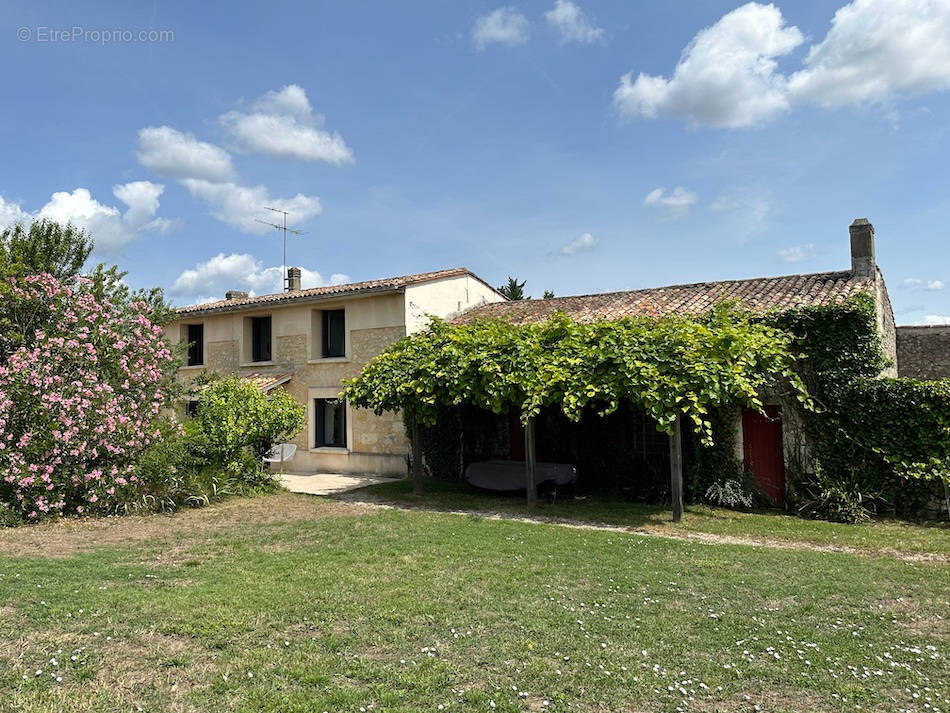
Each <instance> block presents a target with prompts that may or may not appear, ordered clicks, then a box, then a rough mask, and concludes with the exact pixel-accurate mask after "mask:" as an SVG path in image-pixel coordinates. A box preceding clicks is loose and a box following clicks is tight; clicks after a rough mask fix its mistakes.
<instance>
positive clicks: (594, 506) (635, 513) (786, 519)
mask: <svg viewBox="0 0 950 713" xmlns="http://www.w3.org/2000/svg"><path fill="white" fill-rule="evenodd" d="M359 497H365V499H367V500H373V501H377V502H386V503H391V504H394V505H399V506H405V507H423V508H434V509H442V510H468V511H473V512H494V513H502V514H505V515H513V516H527V515H531V516H533V517H541V518H550V519H552V520H555V521H558V520H563V521H571V522H587V523H596V524H603V525H616V526H620V527H629V528H633V529H636V530H641V531H643V532H649V533H652V534H660V535H670V536H701V535H711V536H720V537H725V538H739V539H741V540H743V541H749V542H756V541H758V542H762V543H786V544H789V545H796V546H801V545H815V546H818V547H827V548H849V549H855V550H860V551H866V552H878V553H899V554H904V555H909V556H914V555H924V556H928V557H934V558H941V559H950V529H948V528H947V524H946V523H945V522H943V523H931V524H930V525H929V526H920V525H916V524H913V523H909V522H903V521H899V520H877V521H874V522H871V523H864V524H859V525H844V524H840V523H834V522H823V521H814V520H804V519H802V518H800V517H794V516H789V515H781V514H779V513H776V512H738V511H735V510H726V509H723V508H713V507H708V506H705V505H691V506H688V507H687V508H686V511H685V513H684V515H683V519H682V520H681V521H680V522H679V523H674V522H672V520H671V519H670V518H671V513H670V509H669V507H668V506H667V507H663V506H656V505H644V504H640V503H630V502H621V501H618V500H616V499H613V500H611V499H606V498H597V497H580V498H576V499H573V500H562V501H558V502H555V503H554V504H548V503H546V502H544V501H541V502H540V503H539V504H538V507H537V509H536V510H535V511H533V512H530V513H529V512H528V510H527V508H526V507H525V502H524V495H508V494H495V493H488V492H485V491H477V490H474V489H473V488H470V487H469V486H468V485H467V484H466V483H464V482H461V481H440V480H427V481H426V489H425V493H424V494H423V495H422V496H421V497H417V496H415V495H413V494H412V485H411V483H410V482H409V481H406V480H396V481H393V482H391V483H382V484H379V485H374V486H371V487H368V488H364V489H363V490H361V491H358V493H357V495H356V498H357V499H359Z"/></svg>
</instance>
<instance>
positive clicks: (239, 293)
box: [224, 290, 247, 300]
mask: <svg viewBox="0 0 950 713" xmlns="http://www.w3.org/2000/svg"><path fill="white" fill-rule="evenodd" d="M246 298H247V292H245V291H244V290H228V291H227V292H225V293H224V299H226V300H243V299H246Z"/></svg>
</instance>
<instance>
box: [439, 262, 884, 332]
mask: <svg viewBox="0 0 950 713" xmlns="http://www.w3.org/2000/svg"><path fill="white" fill-rule="evenodd" d="M872 284H873V283H872V281H871V280H870V279H867V278H856V277H853V276H852V274H851V273H850V272H848V271H843V272H820V273H817V274H813V275H788V276H786V277H760V278H754V279H751V280H726V281H723V282H697V283H695V284H692V285H671V286H669V287H654V288H651V289H646V290H633V291H631V292H608V293H604V294H599V295H582V296H578V297H556V298H553V299H548V300H518V301H515V302H496V303H493V304H486V305H482V306H480V307H475V308H473V309H471V310H469V311H468V312H466V313H465V314H463V315H462V316H461V317H459V318H458V319H456V320H455V321H456V322H458V323H464V322H469V321H471V320H473V319H476V318H491V317H503V318H505V319H508V320H510V321H512V322H514V323H516V324H526V323H530V322H539V321H542V320H544V319H545V318H547V317H550V316H551V315H552V314H554V313H555V312H563V313H564V314H566V315H567V316H569V317H571V318H573V319H575V320H577V321H579V322H596V321H598V320H609V319H618V318H620V317H631V316H636V315H645V316H650V317H659V316H663V315H667V314H678V315H691V314H700V313H703V312H707V311H709V310H710V309H711V308H712V307H713V306H714V305H715V304H716V303H717V302H721V301H722V300H735V301H737V302H739V303H741V305H742V306H743V307H745V308H746V309H751V310H754V311H756V312H766V311H768V310H772V309H791V308H794V307H805V306H809V305H823V304H832V303H835V302H841V301H843V300H845V299H847V298H848V297H850V296H851V295H853V294H855V293H858V292H866V291H868V290H870V289H871V287H872Z"/></svg>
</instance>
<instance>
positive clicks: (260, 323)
mask: <svg viewBox="0 0 950 713" xmlns="http://www.w3.org/2000/svg"><path fill="white" fill-rule="evenodd" d="M270 335H271V319H270V317H251V361H270V360H271V349H270Z"/></svg>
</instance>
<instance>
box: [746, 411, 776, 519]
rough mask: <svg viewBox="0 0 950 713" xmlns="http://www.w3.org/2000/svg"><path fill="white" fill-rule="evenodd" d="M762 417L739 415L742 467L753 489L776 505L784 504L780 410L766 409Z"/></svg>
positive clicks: (755, 413) (751, 413) (751, 414)
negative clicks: (753, 486)
mask: <svg viewBox="0 0 950 713" xmlns="http://www.w3.org/2000/svg"><path fill="white" fill-rule="evenodd" d="M765 414H766V415H764V416H763V415H762V414H761V413H759V412H758V411H754V410H752V409H743V411H742V456H743V457H742V464H743V466H744V467H745V469H746V471H747V472H750V473H752V474H753V478H754V479H755V483H756V485H758V486H759V490H761V491H762V492H763V493H764V494H765V495H766V496H767V497H768V498H769V499H770V500H771V501H772V502H774V503H775V504H776V505H783V504H784V503H785V457H784V452H783V449H782V409H781V407H779V406H766V407H765Z"/></svg>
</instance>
